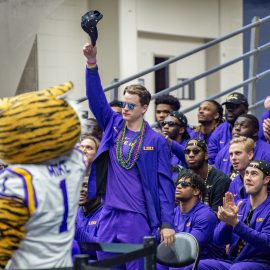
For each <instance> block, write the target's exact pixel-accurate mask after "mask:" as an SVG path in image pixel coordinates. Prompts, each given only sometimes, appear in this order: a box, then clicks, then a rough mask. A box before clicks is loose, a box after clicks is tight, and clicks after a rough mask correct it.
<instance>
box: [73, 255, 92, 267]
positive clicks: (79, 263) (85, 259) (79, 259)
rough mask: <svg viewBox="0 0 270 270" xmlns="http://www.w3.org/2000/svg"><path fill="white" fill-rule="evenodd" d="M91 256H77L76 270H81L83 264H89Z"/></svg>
mask: <svg viewBox="0 0 270 270" xmlns="http://www.w3.org/2000/svg"><path fill="white" fill-rule="evenodd" d="M88 260H89V256H88V255H87V254H79V255H76V256H75V262H74V270H81V269H82V264H87V262H88Z"/></svg>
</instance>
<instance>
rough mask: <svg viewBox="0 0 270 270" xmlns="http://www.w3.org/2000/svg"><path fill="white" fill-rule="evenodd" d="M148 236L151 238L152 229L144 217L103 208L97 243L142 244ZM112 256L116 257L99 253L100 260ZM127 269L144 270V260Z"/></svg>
mask: <svg viewBox="0 0 270 270" xmlns="http://www.w3.org/2000/svg"><path fill="white" fill-rule="evenodd" d="M148 235H150V236H151V229H150V227H149V225H148V223H147V220H146V218H145V216H144V215H142V214H139V213H135V212H130V211H124V210H118V209H114V208H108V207H103V209H102V212H101V214H100V220H99V227H98V231H97V242H100V243H128V244H142V243H143V238H144V236H148ZM112 256H115V254H112V253H108V252H100V251H99V252H97V257H98V260H102V259H105V258H109V257H112ZM114 269H115V268H114ZM117 269H123V268H117ZM126 269H128V270H135V269H136V270H142V269H144V260H143V259H140V260H136V261H132V262H129V263H127V264H126Z"/></svg>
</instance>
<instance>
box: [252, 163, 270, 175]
mask: <svg viewBox="0 0 270 270" xmlns="http://www.w3.org/2000/svg"><path fill="white" fill-rule="evenodd" d="M248 167H253V168H257V169H259V170H260V171H262V172H263V173H264V174H265V175H267V176H270V163H269V162H267V161H265V160H253V161H251V162H250V163H249V165H248Z"/></svg>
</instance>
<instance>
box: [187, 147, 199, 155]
mask: <svg viewBox="0 0 270 270" xmlns="http://www.w3.org/2000/svg"><path fill="white" fill-rule="evenodd" d="M191 152H192V153H193V154H194V155H198V154H199V153H200V152H201V149H199V148H194V149H185V151H184V153H185V155H189V154H190V153H191Z"/></svg>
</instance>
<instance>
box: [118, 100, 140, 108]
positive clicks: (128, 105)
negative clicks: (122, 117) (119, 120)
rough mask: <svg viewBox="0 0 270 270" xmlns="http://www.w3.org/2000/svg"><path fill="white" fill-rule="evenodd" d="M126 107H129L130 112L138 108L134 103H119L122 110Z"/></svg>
mask: <svg viewBox="0 0 270 270" xmlns="http://www.w3.org/2000/svg"><path fill="white" fill-rule="evenodd" d="M126 105H127V107H128V109H129V110H134V109H135V107H136V104H134V103H129V102H124V101H119V102H118V106H119V107H120V108H122V109H124V108H126Z"/></svg>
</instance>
